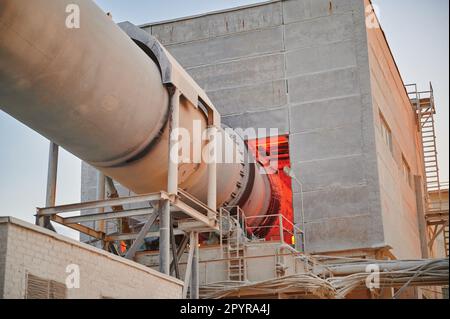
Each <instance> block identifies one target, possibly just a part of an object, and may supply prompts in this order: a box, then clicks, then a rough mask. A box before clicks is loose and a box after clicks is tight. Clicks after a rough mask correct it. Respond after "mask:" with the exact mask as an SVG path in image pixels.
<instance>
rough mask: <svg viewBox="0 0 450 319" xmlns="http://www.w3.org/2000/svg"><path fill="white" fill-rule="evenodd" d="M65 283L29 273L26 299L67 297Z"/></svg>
mask: <svg viewBox="0 0 450 319" xmlns="http://www.w3.org/2000/svg"><path fill="white" fill-rule="evenodd" d="M66 294H67V288H66V285H65V284H62V283H59V282H56V281H54V280H47V279H43V278H40V277H38V276H34V275H32V274H27V291H26V299H66Z"/></svg>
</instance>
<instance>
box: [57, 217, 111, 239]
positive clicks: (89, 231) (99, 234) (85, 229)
mask: <svg viewBox="0 0 450 319" xmlns="http://www.w3.org/2000/svg"><path fill="white" fill-rule="evenodd" d="M51 220H52V221H54V222H56V223H58V224H61V225H64V226H66V227H69V228H72V229H73V230H76V231H79V232H80V233H83V234H86V235H88V236H91V237H94V238H96V239H99V240H103V239H104V238H105V233H103V232H100V231H96V230H94V229H92V228H89V227H87V226H84V225H79V224H68V223H66V222H65V219H64V218H62V217H60V216H58V215H53V216H51Z"/></svg>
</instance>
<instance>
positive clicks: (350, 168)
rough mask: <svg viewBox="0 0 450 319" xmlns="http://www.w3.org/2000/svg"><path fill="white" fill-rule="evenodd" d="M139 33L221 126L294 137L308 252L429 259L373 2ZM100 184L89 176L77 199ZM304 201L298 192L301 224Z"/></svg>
mask: <svg viewBox="0 0 450 319" xmlns="http://www.w3.org/2000/svg"><path fill="white" fill-rule="evenodd" d="M367 8H369V10H368V9H367ZM142 28H143V29H144V30H145V31H147V32H148V33H150V34H152V35H153V36H155V37H157V38H158V39H159V41H160V42H161V43H162V44H163V45H164V46H165V47H166V48H167V49H168V50H169V51H170V52H171V53H172V54H173V55H174V57H175V58H176V59H177V60H178V61H179V62H180V63H181V65H182V66H183V67H184V68H186V70H187V71H188V72H189V74H190V75H191V76H192V77H193V78H194V79H195V80H196V81H197V82H198V83H199V84H200V86H201V87H202V88H204V89H205V91H206V92H207V94H208V95H209V97H210V98H211V100H212V101H213V103H214V104H215V106H216V107H217V108H218V110H219V112H221V114H222V116H223V122H224V123H225V124H227V125H229V126H230V127H233V128H244V129H245V128H251V127H253V128H277V129H278V130H279V134H280V135H284V134H286V135H288V136H289V146H290V160H291V163H292V167H293V170H294V172H295V175H296V176H297V177H298V179H299V180H300V181H301V183H302V184H303V197H304V213H305V222H306V226H305V232H306V247H307V251H308V252H311V253H334V254H345V255H358V256H359V255H368V254H369V255H379V256H382V255H383V254H385V253H386V252H390V253H389V254H392V255H393V256H395V257H396V258H420V257H422V256H426V252H425V251H424V252H423V251H422V250H424V249H425V250H426V248H424V247H423V246H424V244H423V243H424V242H426V238H425V236H426V234H425V232H424V230H423V229H422V230H420V225H422V224H423V218H424V209H425V208H424V204H423V201H422V197H423V195H422V194H424V188H423V175H424V174H423V165H424V164H423V154H422V146H421V141H420V132H419V131H418V122H417V115H416V111H415V109H414V108H413V106H412V105H411V102H410V99H409V96H408V94H407V91H406V90H405V87H404V82H403V80H402V78H401V76H400V73H399V70H398V69H397V67H396V63H395V60H394V58H393V56H392V53H391V51H390V49H389V45H388V43H387V41H386V38H385V37H384V34H383V31H382V29H381V28H380V27H379V25H378V24H377V20H376V17H375V16H374V13H373V11H372V10H370V3H369V2H368V1H363V0H332V1H329V0H286V1H269V2H264V3H261V4H256V5H251V6H246V7H241V8H235V9H231V10H226V11H221V12H214V13H208V14H204V15H200V16H195V17H187V18H181V19H177V20H173V21H166V22H161V23H152V24H148V25H144V26H142ZM405 172H406V173H405ZM95 174H96V173H95V171H94V170H92V169H90V168H89V167H88V166H87V165H85V166H84V167H83V181H82V190H83V192H82V193H83V196H82V200H89V199H94V198H95V196H96V195H95V194H96V190H95V187H96V175H95ZM405 174H406V177H405ZM122 193H124V194H127V191H126V190H124V189H122ZM301 197H302V196H301V193H300V187H299V186H298V185H297V184H296V183H294V184H293V203H294V212H295V214H294V215H295V216H294V222H295V224H297V225H300V224H301V219H302V217H301V214H302V213H301ZM421 232H422V235H421ZM421 243H422V244H421ZM380 254H381V255H380Z"/></svg>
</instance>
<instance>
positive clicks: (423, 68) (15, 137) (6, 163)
mask: <svg viewBox="0 0 450 319" xmlns="http://www.w3.org/2000/svg"><path fill="white" fill-rule="evenodd" d="M96 2H97V4H98V5H99V6H100V7H102V8H103V9H104V10H105V11H108V12H112V14H113V17H114V20H115V21H116V22H121V21H125V20H129V21H131V22H133V23H135V24H143V23H147V22H155V21H161V20H167V19H173V18H177V17H182V16H188V15H193V14H199V13H203V12H208V11H214V10H220V9H224V8H231V7H235V6H240V5H245V4H251V3H257V2H260V1H255V0H253V1H252V0H165V1H162V0H129V1H123V0H96ZM373 2H374V4H376V5H378V6H379V9H380V10H379V14H380V20H381V23H382V27H383V29H384V31H385V33H386V36H387V38H388V40H389V43H390V46H391V49H392V51H393V53H394V56H395V58H396V60H397V63H398V66H399V68H400V71H401V73H402V76H403V79H404V81H405V82H417V83H418V84H419V85H420V87H421V88H423V89H426V88H427V85H428V81H432V82H433V85H434V88H435V91H436V101H437V107H438V113H439V114H438V117H437V126H438V139H439V148H440V157H439V159H440V166H441V176H442V179H444V180H448V179H449V171H448V166H449V165H448V163H449V147H448V145H449V142H448V136H449V125H448V119H449V107H448V106H449V100H448V96H449V92H448V91H449V90H448V88H449V80H448V79H449V73H448V69H449V65H448V63H449V40H448V39H449V34H448V19H449V16H448V12H449V8H448V7H449V1H448V0H395V1H393V0H374V1H373ZM47 154H48V141H47V140H45V139H44V138H42V137H41V136H40V135H38V134H37V133H35V132H33V131H32V130H30V129H29V128H27V127H25V126H24V125H22V124H20V123H19V122H17V121H16V120H14V119H12V118H11V117H9V116H8V115H6V114H5V113H3V112H1V111H0V203H1V204H2V208H1V212H0V215H9V216H15V217H18V218H21V219H24V220H27V221H29V222H33V221H34V217H33V214H34V213H35V208H36V207H40V206H43V205H44V203H45V184H46V173H47V172H46V170H47ZM60 157H61V161H60V165H59V174H58V193H57V202H58V203H59V204H63V203H72V202H77V201H79V200H80V172H81V163H80V161H79V160H78V159H76V158H75V157H73V156H72V155H71V154H69V153H67V152H65V151H61V156H60ZM61 231H62V230H61ZM63 232H64V233H65V234H67V235H71V236H74V234H73V233H71V232H67V231H63Z"/></svg>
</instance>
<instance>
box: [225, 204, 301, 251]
mask: <svg viewBox="0 0 450 319" xmlns="http://www.w3.org/2000/svg"><path fill="white" fill-rule="evenodd" d="M230 217H231V218H232V219H234V221H235V222H237V223H238V225H239V226H240V227H241V229H242V231H243V234H244V236H243V237H244V238H245V239H247V240H249V241H267V240H268V241H280V242H281V243H285V244H288V245H290V246H291V247H293V248H295V249H296V250H297V251H299V252H305V243H304V242H305V240H304V239H305V236H304V231H303V230H302V229H300V228H299V227H298V226H296V225H295V224H294V223H292V222H291V221H290V220H288V219H287V218H286V216H284V215H283V214H272V215H264V216H245V213H244V211H242V209H241V208H240V207H236V206H235V207H226V208H221V209H220V211H219V223H220V229H221V231H220V245H221V246H222V245H223V242H224V239H223V238H224V237H225V234H224V231H225V232H228V231H229V230H228V229H225V228H224V227H223V226H224V221H226V220H227V218H230ZM259 220H269V221H270V220H272V221H273V222H271V223H269V224H267V225H264V224H262V223H258V221H259ZM228 222H229V221H228ZM258 232H261V233H263V234H265V236H264V237H263V236H257V235H255V233H258ZM268 235H271V236H270V237H269V238H267V236H268Z"/></svg>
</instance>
